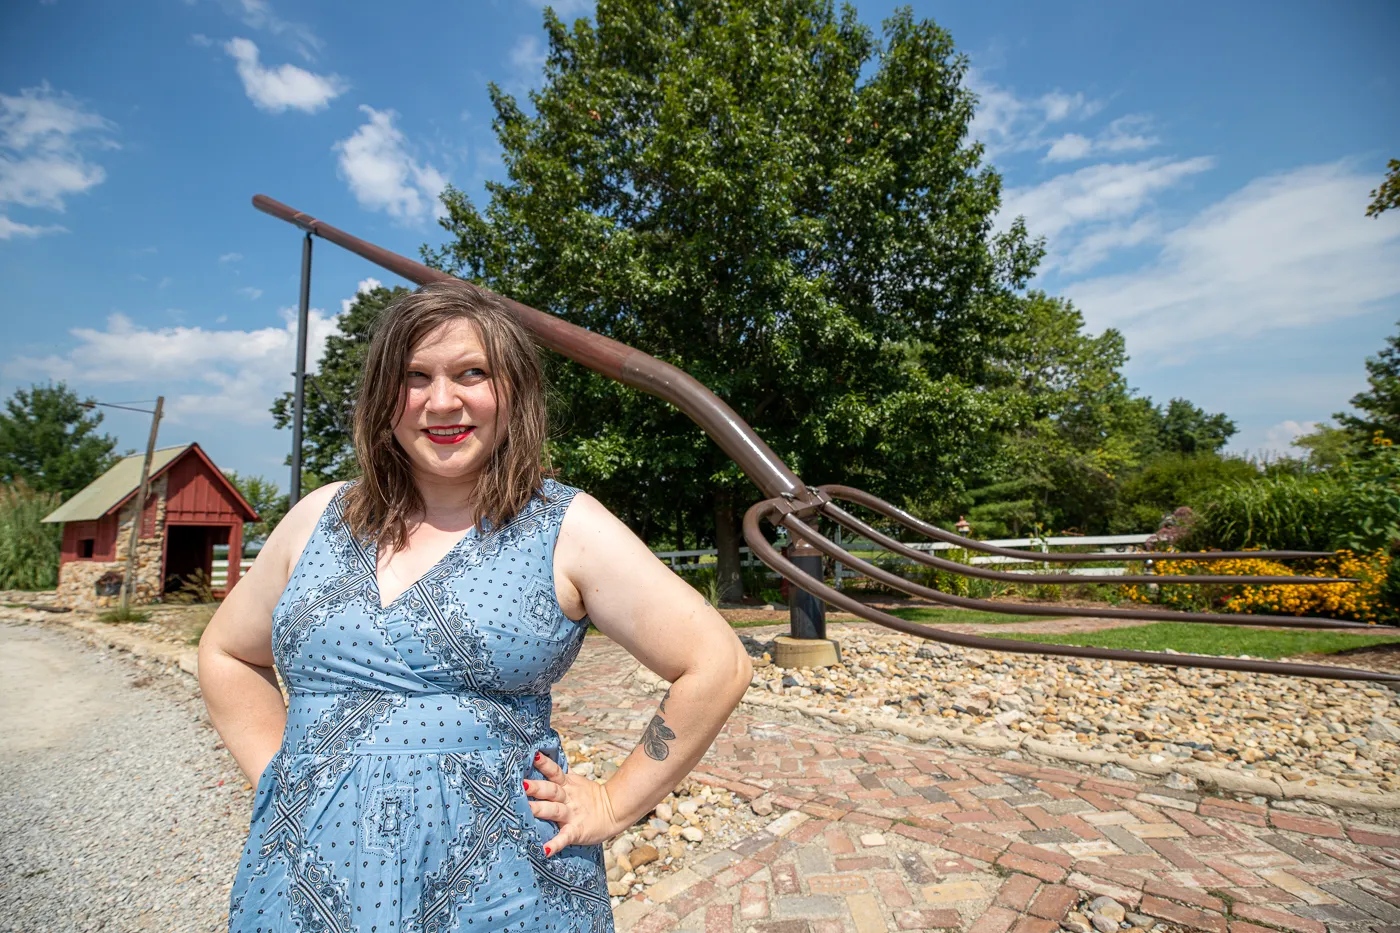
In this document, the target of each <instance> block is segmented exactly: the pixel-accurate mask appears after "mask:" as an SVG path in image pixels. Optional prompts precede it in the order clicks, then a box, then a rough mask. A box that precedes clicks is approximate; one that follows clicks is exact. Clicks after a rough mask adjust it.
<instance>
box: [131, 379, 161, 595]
mask: <svg viewBox="0 0 1400 933" xmlns="http://www.w3.org/2000/svg"><path fill="white" fill-rule="evenodd" d="M163 407H165V396H164V395H160V396H157V397H156V410H155V411H154V412H152V413H151V436H150V438H149V439H148V440H147V441H146V459H145V461H144V462H142V464H141V485H139V486H137V487H136V514H135V516H133V517H132V519H131V537H130V538H128V539H127V544H126V572H125V573H123V574H122V598H121V612H122V615H126V612H127V610H128V609H129V608H130V607H131V594H132V593H133V592H134V591H135V590H136V542H137V541H139V540H140V538H141V521H142V519H143V518H144V513H145V511H146V487H147V485H149V484H150V480H151V459H152V458H153V457H154V456H155V453H156V432H157V431H159V430H160V411H161V409H162V408H163Z"/></svg>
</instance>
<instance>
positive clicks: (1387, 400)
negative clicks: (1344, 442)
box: [1332, 334, 1400, 445]
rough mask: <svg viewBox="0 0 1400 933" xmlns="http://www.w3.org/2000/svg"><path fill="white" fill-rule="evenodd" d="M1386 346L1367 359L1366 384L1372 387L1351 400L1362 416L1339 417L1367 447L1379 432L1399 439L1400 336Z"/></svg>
mask: <svg viewBox="0 0 1400 933" xmlns="http://www.w3.org/2000/svg"><path fill="white" fill-rule="evenodd" d="M1385 342H1386V346H1385V347H1384V348H1382V349H1381V352H1380V353H1379V354H1377V355H1376V356H1372V357H1368V358H1367V359H1366V381H1367V382H1368V383H1369V384H1370V388H1369V389H1367V390H1366V391H1365V392H1359V393H1357V394H1356V395H1353V396H1352V398H1351V405H1352V407H1353V408H1355V409H1356V410H1357V411H1359V412H1360V413H1361V414H1360V415H1352V414H1346V413H1341V414H1336V415H1333V416H1332V417H1334V418H1336V419H1337V421H1338V422H1339V423H1340V424H1341V426H1342V427H1344V428H1347V429H1348V430H1350V431H1351V432H1352V433H1353V434H1354V435H1356V436H1357V437H1358V440H1359V441H1360V442H1361V444H1362V445H1368V444H1369V443H1370V441H1371V438H1372V437H1373V436H1374V435H1375V433H1376V432H1377V431H1380V432H1382V433H1383V434H1384V435H1385V436H1386V437H1388V438H1390V439H1391V440H1392V441H1397V440H1400V334H1396V335H1395V336H1391V337H1387V338H1386V341H1385Z"/></svg>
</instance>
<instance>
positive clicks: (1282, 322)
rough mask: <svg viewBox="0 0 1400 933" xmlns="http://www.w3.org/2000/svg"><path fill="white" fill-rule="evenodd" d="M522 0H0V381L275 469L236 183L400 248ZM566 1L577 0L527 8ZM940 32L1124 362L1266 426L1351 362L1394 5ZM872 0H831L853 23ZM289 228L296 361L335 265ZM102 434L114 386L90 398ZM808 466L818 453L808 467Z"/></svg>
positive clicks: (265, 288)
mask: <svg viewBox="0 0 1400 933" xmlns="http://www.w3.org/2000/svg"><path fill="white" fill-rule="evenodd" d="M541 6H542V4H541V3H538V2H535V0H530V2H523V0H521V2H508V0H499V2H496V3H456V4H453V3H441V2H422V3H416V4H411V5H407V8H408V9H410V10H411V13H412V16H411V18H410V17H402V18H399V19H395V18H393V17H392V16H391V15H390V14H388V13H387V12H386V11H387V10H388V9H389V7H388V6H386V5H384V4H378V3H365V2H343V3H335V4H331V3H320V4H311V3H302V4H294V3H291V2H287V0H266V2H265V0H150V2H146V3H136V4H111V3H101V2H95V0H90V2H82V0H53V2H48V0H45V2H39V0H15V2H12V3H7V4H6V5H5V11H4V13H3V14H0V16H3V17H4V27H5V28H4V29H0V274H3V276H4V279H5V282H6V284H7V286H8V287H7V288H6V289H5V290H4V297H3V298H0V316H2V317H3V323H4V330H3V334H4V339H3V343H0V392H3V393H4V396H5V397H9V396H10V395H11V393H12V392H13V391H14V389H15V388H16V387H19V386H25V385H28V384H29V383H31V382H34V381H42V380H45V379H50V378H52V379H63V380H66V381H67V382H68V383H69V384H70V385H71V386H73V387H74V388H75V389H77V390H78V391H79V392H80V393H82V394H84V395H93V396H96V397H97V398H99V399H102V400H106V401H113V402H124V401H132V400H142V399H153V398H154V397H155V395H157V394H164V395H165V396H166V400H167V401H166V404H167V410H168V412H169V417H168V418H167V419H166V420H165V422H164V423H163V424H162V427H161V442H162V444H172V443H182V442H185V441H190V440H196V441H198V442H199V443H200V444H201V445H203V446H204V447H205V449H206V450H208V451H209V453H210V455H211V456H212V457H213V458H214V460H215V462H216V463H218V464H220V465H221V466H223V467H225V468H231V469H236V470H238V471H240V472H243V473H261V474H264V475H266V476H268V477H270V478H273V479H275V480H276V481H277V482H279V484H281V485H282V486H283V487H284V488H285V485H286V475H285V474H286V468H285V467H284V466H283V465H282V464H283V459H284V457H285V456H286V453H287V449H288V447H289V444H290V432H286V431H277V430H274V429H273V428H272V426H271V418H270V416H269V415H268V406H269V404H270V403H271V401H272V399H273V398H274V397H275V396H276V395H278V394H279V393H280V392H282V391H285V390H286V389H288V388H290V385H291V377H290V371H291V369H292V367H293V353H294V347H295V333H294V321H295V311H294V308H295V304H296V299H297V278H298V272H299V264H300V243H299V236H298V233H297V231H296V230H294V229H293V228H291V227H289V226H287V225H285V224H282V223H279V222H277V221H274V220H272V219H271V218H268V217H266V216H264V215H262V214H260V213H258V212H256V211H254V210H253V209H252V208H251V207H250V206H249V199H250V198H251V196H252V195H253V194H255V193H259V192H261V193H266V194H269V195H271V196H273V197H275V198H278V199H279V200H282V201H285V202H287V203H289V204H291V205H293V206H294V207H296V208H298V209H300V210H304V211H306V212H308V213H311V214H313V215H315V216H318V217H320V218H322V219H324V220H327V221H328V222H330V223H332V224H335V225H336V226H339V227H342V228H344V229H347V230H350V231H351V232H353V233H356V234H357V235H359V236H362V237H364V238H366V239H369V240H371V241H373V242H377V243H379V244H381V245H383V246H386V247H389V248H390V249H393V250H395V251H398V252H401V253H405V254H408V255H414V256H416V255H417V251H418V247H419V246H420V245H421V244H424V243H428V244H431V245H434V246H436V245H438V244H440V243H441V242H442V240H443V234H442V231H441V230H440V229H439V228H438V227H437V226H436V224H435V222H434V217H435V211H436V201H435V196H436V194H437V192H438V190H440V188H441V186H442V185H443V184H444V183H446V182H449V181H450V182H451V183H453V184H456V185H457V186H458V187H461V188H463V189H464V190H466V191H467V192H468V193H469V194H471V195H472V196H473V198H474V199H475V200H477V202H478V203H482V187H481V186H482V183H483V181H484V180H485V179H489V178H503V177H504V172H503V169H502V165H501V161H500V153H499V148H498V146H497V144H496V141H495V138H494V135H493V134H492V132H491V130H490V118H491V112H490V106H489V102H488V99H487V95H486V83H487V82H488V81H491V80H494V81H496V82H498V83H500V84H501V85H502V86H504V87H506V88H507V89H509V90H512V91H514V92H516V93H518V94H523V92H524V91H525V90H526V89H528V88H529V87H531V86H536V85H538V83H539V80H540V69H541V63H542V57H543V30H542V29H541V28H540V22H541V12H540V7H541ZM554 6H555V8H556V9H557V10H558V11H559V12H560V13H561V15H564V16H566V18H568V17H572V16H577V15H584V16H589V15H591V14H592V10H593V7H592V4H591V3H588V2H579V0H566V2H563V3H558V4H555V5H554ZM913 6H914V10H915V13H916V14H917V15H919V16H929V17H933V18H934V19H935V20H936V21H937V22H939V23H940V24H941V25H943V26H944V27H946V28H948V29H949V30H950V31H951V32H952V34H953V38H954V40H955V42H956V43H957V45H958V47H959V48H960V49H961V50H963V51H964V52H965V53H966V54H967V55H968V57H969V59H970V61H971V65H972V70H971V72H970V74H969V83H970V85H971V86H972V87H973V89H974V90H975V91H976V92H977V93H978V94H979V96H980V98H981V100H982V107H981V109H980V110H979V113H978V117H977V120H976V122H975V124H974V127H973V131H974V134H975V135H976V136H977V138H979V139H981V140H982V141H983V142H984V143H986V145H987V149H988V154H989V159H990V161H991V162H992V163H993V164H994V165H995V166H996V167H997V168H998V169H999V170H1000V171H1001V172H1002V174H1003V176H1004V179H1005V183H1006V198H1005V203H1004V210H1003V215H1002V222H1003V223H1009V222H1010V220H1011V218H1013V217H1014V216H1017V215H1023V216H1025V217H1026V219H1027V222H1028V224H1029V225H1030V229H1031V231H1032V232H1033V233H1037V234H1042V235H1044V236H1045V237H1046V239H1047V244H1048V247H1049V256H1048V258H1047V261H1046V263H1045V265H1044V267H1043V268H1042V272H1041V275H1040V277H1039V279H1038V280H1037V282H1036V283H1035V284H1036V286H1037V287H1041V288H1045V289H1047V290H1049V291H1050V292H1052V293H1055V294H1063V295H1067V296H1069V297H1071V298H1072V299H1074V301H1075V302H1076V303H1077V305H1078V306H1079V307H1080V308H1081V309H1082V310H1083V311H1084V313H1085V317H1086V319H1087V321H1088V323H1089V326H1090V328H1091V329H1092V330H1095V331H1097V330H1101V329H1102V328H1104V327H1107V326H1113V327H1118V328H1120V329H1121V330H1122V331H1123V332H1124V334H1125V335H1126V338H1127V344H1128V350H1129V353H1130V354H1131V356H1132V360H1131V362H1130V363H1129V365H1128V368H1127V374H1128V376H1129V379H1130V382H1131V383H1132V384H1133V385H1134V386H1136V387H1137V388H1138V389H1139V390H1140V391H1141V392H1143V393H1145V394H1148V395H1151V396H1152V397H1153V398H1154V399H1156V400H1158V401H1161V402H1164V401H1166V400H1167V399H1168V398H1171V397H1173V396H1184V397H1186V398H1189V399H1191V400H1192V401H1194V402H1196V403H1197V404H1200V405H1202V406H1204V407H1206V408H1207V409H1209V410H1212V411H1224V412H1226V413H1227V414H1229V415H1230V416H1231V417H1232V418H1234V419H1235V420H1236V421H1237V422H1238V424H1239V426H1240V434H1239V435H1238V436H1237V437H1236V438H1235V441H1234V443H1233V444H1232V447H1233V449H1235V450H1247V451H1251V452H1259V451H1274V452H1277V451H1282V450H1285V449H1286V448H1287V446H1288V444H1289V442H1290V441H1291V439H1292V438H1293V436H1295V435H1296V434H1297V433H1299V432H1300V431H1302V430H1304V429H1305V428H1306V427H1307V425H1308V424H1309V423H1311V422H1315V421H1318V420H1321V419H1326V418H1328V417H1329V416H1330V415H1331V414H1332V413H1333V412H1335V411H1338V410H1339V409H1342V408H1345V407H1346V403H1347V400H1348V399H1349V398H1350V397H1351V396H1352V395H1353V394H1354V393H1355V392H1357V391H1359V390H1361V389H1363V388H1364V386H1365V375H1364V369H1363V361H1364V359H1365V358H1366V357H1367V356H1368V355H1374V354H1375V353H1376V352H1377V351H1379V350H1380V348H1381V347H1382V345H1383V343H1384V340H1385V338H1386V337H1387V336H1388V335H1390V334H1393V333H1395V326H1396V322H1397V320H1400V212H1394V213H1391V214H1387V215H1384V216H1382V217H1381V218H1379V219H1371V218H1366V217H1364V209H1365V205H1366V203H1367V201H1368V200H1369V198H1368V192H1369V191H1370V190H1371V189H1372V188H1373V187H1375V186H1376V184H1378V183H1379V181H1380V180H1381V176H1382V173H1383V170H1384V166H1385V161H1386V159H1387V158H1392V157H1400V120H1397V119H1396V117H1397V115H1400V65H1397V64H1396V59H1395V56H1394V55H1393V37H1394V36H1395V35H1397V34H1400V7H1397V6H1396V5H1395V4H1393V3H1389V2H1385V0H1378V2H1372V3H1359V2H1339V3H1334V4H1326V5H1320V4H1303V3H1292V2H1285V3H1273V4H1269V5H1267V6H1260V5H1254V4H1215V3H1212V4H1207V3H1196V2H1187V3H1177V4H1171V5H1167V6H1162V5H1156V6H1152V7H1144V6H1143V5H1140V4H1108V3H1099V2H1096V3H1087V2H1086V3H1066V4H1054V5H1050V4H1042V3H1035V2H1013V3H1000V4H968V3H930V2H919V3H914V4H913ZM892 7H893V4H890V3H870V2H867V3H861V4H858V6H857V8H858V10H859V12H860V15H861V18H862V19H863V20H864V21H865V22H866V23H869V24H872V25H875V24H878V22H879V21H880V20H881V19H882V18H883V17H884V16H886V15H887V14H888V13H889V11H890V10H891V9H892ZM369 279H375V280H379V281H384V282H387V283H392V282H393V281H394V280H393V278H392V277H391V276H389V275H388V274H387V273H385V272H383V271H382V270H379V269H377V268H376V267H373V266H371V265H370V264H368V263H366V262H364V261H362V260H360V259H357V258H355V257H353V256H350V255H349V254H347V253H344V252H342V251H339V250H337V249H336V248H335V247H332V246H331V245H329V244H326V243H324V242H321V243H318V244H317V249H316V258H315V278H314V282H313V288H312V306H313V308H314V309H315V310H314V311H313V315H314V317H313V328H312V334H311V338H312V339H311V342H312V347H313V350H312V360H313V361H314V359H315V357H316V348H317V347H318V346H319V344H320V342H321V341H323V340H324V336H325V334H326V333H327V332H328V331H330V330H331V329H332V328H333V327H334V318H335V315H336V314H338V313H340V312H341V310H342V308H343V306H344V302H345V301H346V300H347V299H349V298H350V297H351V296H352V295H353V294H354V292H355V290H356V288H357V287H360V285H361V283H364V282H365V281H367V280H369ZM105 426H106V428H107V429H108V430H110V431H111V432H112V433H114V434H116V435H117V436H118V437H119V439H120V442H121V444H122V445H123V447H133V448H134V447H139V446H142V445H143V444H144V442H145V435H146V432H147V430H148V423H147V422H145V421H144V420H143V417H142V416H140V415H135V414H128V413H124V412H110V413H109V414H108V417H107V420H106V422H105ZM838 478H839V477H818V478H817V479H828V480H830V479H838Z"/></svg>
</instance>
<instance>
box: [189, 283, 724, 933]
mask: <svg viewBox="0 0 1400 933" xmlns="http://www.w3.org/2000/svg"><path fill="white" fill-rule="evenodd" d="M354 434H355V454H356V457H357V459H358V461H359V465H360V471H361V478H360V479H359V480H356V481H352V482H349V483H332V484H330V485H327V486H324V487H322V488H320V489H318V490H316V491H315V492H313V493H311V494H310V495H309V496H307V497H306V498H305V499H303V500H302V501H301V502H299V503H297V505H296V506H295V507H294V508H293V509H292V510H291V511H290V512H288V513H287V516H286V517H285V518H284V519H283V520H282V521H281V522H280V523H279V524H278V526H277V528H276V529H275V530H274V531H273V532H272V534H271V535H270V536H269V537H268V539H267V543H266V545H265V546H264V547H263V550H262V552H261V553H260V554H259V555H258V559H257V561H256V562H255V563H254V564H253V566H252V567H251V569H250V570H249V572H248V574H247V575H246V576H245V577H244V578H243V579H242V580H241V581H240V582H239V584H238V586H236V587H235V588H234V589H233V591H232V592H231V593H229V595H228V598H227V599H225V600H224V603H223V605H222V606H220V608H219V611H218V612H217V613H216V614H215V616H214V618H213V620H212V621H211V622H210V623H209V627H208V628H207V629H206V630H205V633H204V637H203V638H202V639H201V641H200V646H199V681H200V687H201V688H202V690H203V692H204V699H205V702H206V703H207V704H208V707H209V714H210V717H211V718H212V720H213V722H214V726H215V728H216V729H218V731H219V734H220V735H221V736H222V737H223V740H224V743H225V744H226V745H227V746H228V749H229V751H230V752H232V753H233V756H234V758H235V759H236V760H237V761H238V765H239V767H241V768H242V769H243V771H244V772H245V773H246V774H247V775H248V777H249V780H251V781H254V782H255V783H256V786H257V792H256V797H255V801H254V807H253V817H252V824H251V828H250V832H249V838H248V845H247V848H246V849H245V851H244V853H243V857H242V858H241V860H240V863H239V866H238V872H237V876H236V878H235V880H234V885H233V893H232V897H231V905H230V915H229V928H230V930H231V931H233V933H282V931H292V930H297V931H302V933H310V931H340V933H349V931H352V930H357V931H365V933H369V931H383V933H389V931H405V933H412V931H447V930H472V931H484V930H526V931H535V930H561V931H562V930H588V931H603V930H611V929H612V913H611V908H610V903H609V900H608V895H607V888H606V879H605V875H604V871H603V862H602V847H601V845H600V843H602V842H603V841H604V840H607V839H609V838H610V837H612V836H614V835H616V834H617V833H618V832H620V831H622V830H623V829H625V828H626V827H628V826H630V825H632V824H633V823H634V822H636V821H637V820H638V819H640V818H642V817H643V816H645V815H646V814H647V813H648V812H649V811H650V810H651V809H652V807H654V806H655V805H656V804H657V803H658V802H659V801H660V800H661V799H662V798H664V797H665V796H666V794H667V793H669V792H670V790H671V789H672V788H674V787H675V785H676V784H677V783H678V782H679V781H680V779H681V778H682V777H683V776H684V775H685V774H686V773H687V772H688V771H689V770H690V769H691V768H692V767H694V765H695V764H696V762H698V761H699V759H700V757H701V756H702V755H703V754H704V752H705V750H706V749H707V748H708V747H709V745H710V742H711V741H713V739H714V737H715V735H716V734H717V733H718V732H719V729H720V727H721V726H722V725H723V723H724V720H725V719H726V718H727V717H728V716H729V714H730V712H731V711H732V710H733V709H734V707H735V706H736V705H737V703H738V701H739V698H740V697H741V696H742V695H743V692H744V690H745V688H746V687H747V686H748V683H749V676H750V665H749V660H748V656H747V655H746V654H745V653H744V650H743V648H742V646H741V645H740V643H739V641H738V639H737V638H735V636H734V634H733V632H731V631H730V629H729V627H728V625H727V624H726V623H725V622H724V620H723V619H722V618H721V617H720V616H719V614H718V613H717V612H716V611H715V610H714V609H713V608H712V607H711V606H710V605H709V604H708V602H706V601H705V600H704V599H703V598H702V597H701V596H700V595H699V594H698V593H696V592H695V591H694V590H693V589H692V588H691V587H690V586H688V585H687V584H686V583H685V582H683V581H682V580H681V579H680V578H679V577H677V576H675V575H674V574H672V573H671V572H670V570H668V569H667V568H666V567H665V566H664V565H663V564H662V563H661V562H660V561H658V560H657V559H656V558H655V557H654V556H652V554H651V553H650V551H648V550H647V548H646V546H645V545H644V544H643V543H642V542H641V541H639V540H638V539H637V538H636V536H634V535H633V534H632V533H631V532H630V531H629V530H628V528H627V527H626V526H625V525H624V524H622V522H620V521H618V520H617V519H616V518H615V517H614V516H613V515H612V514H611V513H609V512H608V511H607V509H605V508H604V507H603V506H602V505H601V504H599V503H598V501H597V500H595V499H594V498H592V497H591V496H589V495H588V494H587V493H584V492H580V491H579V490H576V489H573V488H571V487H569V486H565V485H563V484H561V483H558V482H555V481H554V480H552V479H548V478H546V477H545V476H544V474H543V471H542V467H541V462H542V455H543V445H544V441H545V437H546V419H545V401H544V394H543V387H542V376H541V372H540V364H539V360H538V358H537V356H536V351H535V348H534V345H533V343H532V342H531V341H530V339H529V337H528V335H527V334H526V333H525V331H524V330H523V329H522V328H521V327H520V325H519V323H518V322H517V321H516V320H515V318H514V317H513V316H512V315H511V314H510V313H509V312H508V311H507V310H506V309H505V308H504V307H503V306H502V305H501V303H500V302H499V301H497V300H495V299H492V298H490V297H489V296H483V295H482V294H480V293H477V292H476V291H474V290H472V289H470V288H468V287H466V286H465V285H463V284H461V283H439V284H433V285H428V286H425V287H423V288H420V289H419V290H418V291H416V292H414V293H413V294H411V295H408V296H406V297H404V298H403V299H401V300H399V301H398V302H396V303H395V304H394V305H393V306H392V307H391V308H389V309H388V310H386V311H385V312H384V316H383V319H382V320H381V321H380V323H379V326H378V328H377V330H376V332H375V334H374V337H373V339H372V340H371V342H370V346H369V351H368V356H367V358H366V361H365V369H364V379H363V382H362V387H361V390H360V397H359V400H358V404H357V406H356V409H355V416H354ZM590 621H591V622H592V623H593V624H594V625H595V626H597V627H598V629H599V630H601V631H602V632H603V633H604V634H606V635H608V636H609V637H610V638H612V639H613V640H614V641H616V642H618V643H619V644H621V645H622V646H623V647H625V648H626V649H627V650H628V651H630V652H631V653H632V654H633V655H634V656H635V657H636V658H637V659H638V660H639V661H641V662H642V663H643V664H645V665H646V666H647V667H649V668H651V669H652V670H653V671H655V672H656V673H657V674H659V675H660V676H662V677H664V678H665V679H666V680H669V681H671V682H672V687H671V690H670V691H669V692H668V693H667V695H666V697H665V698H664V699H663V700H662V701H661V706H660V709H659V710H658V711H657V713H656V715H655V716H654V717H653V719H652V720H651V723H650V725H648V726H647V729H646V731H645V734H644V736H643V741H642V742H641V744H640V745H639V746H638V747H637V749H635V750H634V751H633V752H632V754H631V755H630V756H629V757H628V758H627V760H626V761H625V762H624V763H623V765H622V767H621V769H619V770H618V772H617V773H616V774H614V775H613V777H612V779H611V780H610V781H608V783H607V784H606V785H604V784H600V783H596V782H594V781H590V780H588V779H586V778H582V777H578V776H577V775H573V774H570V773H568V772H567V761H566V760H565V758H564V755H563V752H562V749H561V747H560V740H559V736H558V734H557V733H555V732H554V731H553V729H551V728H550V725H549V716H550V686H551V685H552V684H553V683H554V682H556V681H557V680H559V678H560V677H562V676H563V674H564V672H565V671H566V670H567V669H568V667H569V665H570V664H571V663H572V661H573V660H574V658H575V657H577V655H578V652H579V650H580V647H581V646H582V644H583V636H584V631H585V629H586V628H587V625H588V623H589V622H590ZM274 665H275V666H276V670H277V671H278V672H280V674H281V675H282V678H283V680H284V681H285V683H286V685H287V687H288V690H289V698H288V702H287V705H286V707H285V708H284V706H283V702H282V695H281V692H280V691H279V689H278V686H277V678H276V675H275V674H274Z"/></svg>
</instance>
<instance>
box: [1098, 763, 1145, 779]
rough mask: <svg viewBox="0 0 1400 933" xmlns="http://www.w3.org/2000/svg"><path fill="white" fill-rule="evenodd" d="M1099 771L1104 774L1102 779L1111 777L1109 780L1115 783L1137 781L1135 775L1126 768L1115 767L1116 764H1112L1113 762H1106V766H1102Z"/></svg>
mask: <svg viewBox="0 0 1400 933" xmlns="http://www.w3.org/2000/svg"><path fill="white" fill-rule="evenodd" d="M1099 770H1101V771H1102V772H1103V773H1104V777H1111V778H1113V779H1114V780H1115V781H1136V780H1137V775H1136V774H1134V773H1133V772H1132V771H1129V770H1128V769H1127V768H1125V767H1123V766H1122V765H1116V764H1114V763H1113V762H1108V763H1107V764H1105V765H1104V766H1103V767H1102V768H1100V769H1099Z"/></svg>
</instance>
